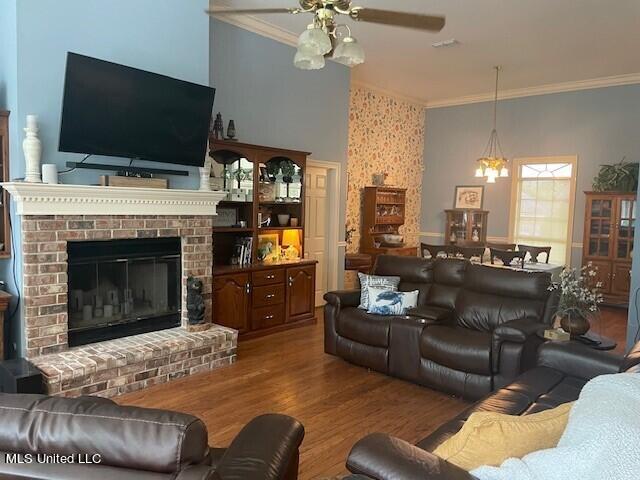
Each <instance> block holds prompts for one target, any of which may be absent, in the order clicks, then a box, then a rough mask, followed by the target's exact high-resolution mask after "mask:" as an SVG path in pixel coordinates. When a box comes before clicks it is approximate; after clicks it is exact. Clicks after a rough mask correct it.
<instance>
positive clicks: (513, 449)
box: [433, 403, 573, 471]
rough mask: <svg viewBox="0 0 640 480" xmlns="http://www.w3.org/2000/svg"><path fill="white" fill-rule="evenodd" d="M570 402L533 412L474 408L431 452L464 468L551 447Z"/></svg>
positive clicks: (557, 439) (563, 424)
mask: <svg viewBox="0 0 640 480" xmlns="http://www.w3.org/2000/svg"><path fill="white" fill-rule="evenodd" d="M572 405H573V403H566V404H563V405H560V406H558V407H556V408H553V409H549V410H546V411H544V412H539V413H535V414H532V415H525V416H519V415H505V414H504V413H497V412H474V413H473V414H472V415H471V416H470V417H469V419H468V420H467V421H466V422H465V424H464V426H463V427H462V428H461V429H460V431H459V432H458V433H457V434H455V435H454V436H453V437H451V438H449V439H448V440H446V441H445V442H444V443H442V444H440V445H439V446H438V448H436V449H435V450H434V451H433V453H434V455H437V456H438V457H440V458H442V459H443V460H446V461H447V462H449V463H452V464H454V465H457V466H458V467H460V468H463V469H465V470H469V471H470V470H473V469H475V468H478V467H480V466H482V465H491V466H494V467H497V466H499V465H501V464H502V462H504V461H505V460H506V459H507V458H522V457H524V456H525V455H527V454H529V453H531V452H536V451H538V450H544V449H546V448H554V447H556V446H557V445H558V442H559V441H560V437H561V436H562V434H563V432H564V430H565V428H566V426H567V421H568V419H569V412H570V411H571V407H572Z"/></svg>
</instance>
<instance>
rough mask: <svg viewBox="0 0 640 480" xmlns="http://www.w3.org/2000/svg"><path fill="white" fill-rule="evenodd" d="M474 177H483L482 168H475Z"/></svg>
mask: <svg viewBox="0 0 640 480" xmlns="http://www.w3.org/2000/svg"><path fill="white" fill-rule="evenodd" d="M476 177H477V178H481V177H484V173H483V171H482V168H480V167H478V168H476Z"/></svg>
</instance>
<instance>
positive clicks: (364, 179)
mask: <svg viewBox="0 0 640 480" xmlns="http://www.w3.org/2000/svg"><path fill="white" fill-rule="evenodd" d="M424 134H425V114H424V107H422V106H420V105H414V104H411V103H408V102H406V101H403V100H398V99H396V98H392V97H389V96H385V95H382V94H380V93H378V92H374V91H371V90H368V89H366V88H363V87H358V86H352V88H351V99H350V108H349V157H348V164H347V175H348V177H347V182H348V183H347V228H355V229H356V230H355V232H354V234H353V237H352V241H351V244H350V245H349V246H348V247H347V252H348V253H353V252H357V251H358V249H359V246H360V212H361V211H362V205H361V203H362V192H363V188H364V187H365V186H371V185H373V182H372V175H373V174H374V173H380V172H386V173H388V175H389V176H388V177H387V180H386V182H385V184H386V185H392V186H396V187H403V188H406V189H407V206H406V211H405V218H406V220H405V224H404V226H403V227H402V228H401V229H400V233H401V234H402V235H404V237H405V243H406V244H407V245H417V242H418V237H419V232H420V204H421V195H422V170H423V168H424V166H423V165H424V164H423V156H424Z"/></svg>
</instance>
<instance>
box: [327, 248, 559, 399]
mask: <svg viewBox="0 0 640 480" xmlns="http://www.w3.org/2000/svg"><path fill="white" fill-rule="evenodd" d="M374 274H375V275H385V276H388V275H392V276H399V277H400V279H401V280H400V284H399V286H398V288H399V290H402V291H411V290H418V291H419V296H418V307H417V308H416V309H413V310H411V311H410V312H408V316H407V317H393V316H380V315H372V314H368V313H367V312H366V311H364V310H361V309H358V308H357V306H358V304H359V302H360V291H359V290H358V291H350V292H348V291H341V292H330V293H328V294H326V295H325V300H326V301H327V305H326V306H325V351H326V352H327V353H330V354H333V355H338V356H340V357H342V358H344V359H345V360H348V361H350V362H352V363H355V364H357V365H361V366H364V367H368V368H371V369H373V370H376V371H379V372H382V373H386V374H389V375H392V376H395V377H398V378H402V379H404V380H408V381H411V382H414V383H418V384H421V385H425V386H429V387H432V388H436V389H438V390H443V391H446V392H449V393H453V394H457V395H460V396H462V397H465V398H471V399H478V398H480V397H482V396H484V395H486V394H487V393H489V392H491V391H492V390H494V389H496V388H500V387H502V386H503V385H506V384H507V383H509V382H511V381H513V379H515V378H516V377H517V376H518V374H520V373H521V372H522V371H525V370H526V369H528V368H530V367H531V366H533V365H534V363H535V354H536V350H537V348H538V346H539V345H540V343H541V342H542V340H541V339H540V338H539V337H538V336H537V335H536V332H537V331H538V330H539V329H541V328H544V327H545V326H547V325H550V324H551V323H552V321H553V316H554V314H555V311H556V305H557V300H558V296H557V292H552V291H549V290H548V287H549V285H550V284H551V277H550V275H549V274H548V273H543V272H522V271H515V270H508V269H502V268H494V267H489V266H483V265H474V264H471V263H470V262H468V261H467V260H458V259H424V258H417V257H397V256H387V255H381V256H379V257H378V260H377V262H376V265H375V267H374Z"/></svg>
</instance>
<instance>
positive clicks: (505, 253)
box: [489, 248, 526, 268]
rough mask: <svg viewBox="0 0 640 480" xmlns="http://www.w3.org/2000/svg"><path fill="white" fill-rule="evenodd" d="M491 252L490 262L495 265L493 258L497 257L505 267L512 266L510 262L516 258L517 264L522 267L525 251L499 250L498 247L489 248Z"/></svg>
mask: <svg viewBox="0 0 640 480" xmlns="http://www.w3.org/2000/svg"><path fill="white" fill-rule="evenodd" d="M489 252H490V254H491V264H492V265H495V259H496V258H497V259H498V260H500V261H501V262H502V264H503V265H504V266H506V267H511V266H513V265H512V263H513V261H514V260H515V259H518V265H517V266H519V267H520V268H524V257H525V255H526V252H522V251H519V250H501V249H499V248H489Z"/></svg>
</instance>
